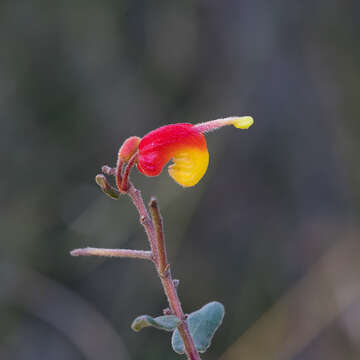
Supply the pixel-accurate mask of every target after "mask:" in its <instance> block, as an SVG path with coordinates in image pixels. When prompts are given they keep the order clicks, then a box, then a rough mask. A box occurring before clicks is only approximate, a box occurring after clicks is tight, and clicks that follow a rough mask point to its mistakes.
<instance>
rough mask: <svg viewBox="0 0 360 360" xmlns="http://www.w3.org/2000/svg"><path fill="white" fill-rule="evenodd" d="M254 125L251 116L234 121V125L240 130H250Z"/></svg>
mask: <svg viewBox="0 0 360 360" xmlns="http://www.w3.org/2000/svg"><path fill="white" fill-rule="evenodd" d="M253 123H254V119H253V118H252V117H251V116H242V117H237V118H234V119H233V120H232V124H233V125H234V126H235V127H236V128H238V129H244V130H246V129H248V128H249V127H250V126H251V125H252V124H253Z"/></svg>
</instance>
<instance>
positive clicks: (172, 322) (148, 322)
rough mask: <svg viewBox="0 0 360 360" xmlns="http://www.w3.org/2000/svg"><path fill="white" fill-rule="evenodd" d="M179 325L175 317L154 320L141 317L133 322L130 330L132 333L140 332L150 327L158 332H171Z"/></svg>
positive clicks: (165, 316)
mask: <svg viewBox="0 0 360 360" xmlns="http://www.w3.org/2000/svg"><path fill="white" fill-rule="evenodd" d="M179 324H180V320H179V319H178V318H177V317H176V316H175V315H164V316H158V317H156V318H153V317H151V316H149V315H141V316H138V317H137V318H136V319H135V320H134V321H133V323H132V324H131V328H132V329H133V330H134V331H140V330H142V329H143V328H145V327H148V326H152V327H154V328H157V329H160V330H165V331H173V330H174V329H176V327H177V326H178V325H179Z"/></svg>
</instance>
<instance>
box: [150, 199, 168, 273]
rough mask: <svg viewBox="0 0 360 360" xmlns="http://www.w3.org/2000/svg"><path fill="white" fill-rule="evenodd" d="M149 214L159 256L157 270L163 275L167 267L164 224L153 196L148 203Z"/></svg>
mask: <svg viewBox="0 0 360 360" xmlns="http://www.w3.org/2000/svg"><path fill="white" fill-rule="evenodd" d="M149 209H150V214H151V217H152V221H153V224H154V229H155V235H156V243H157V250H158V256H159V272H160V274H161V276H165V275H166V272H167V270H168V268H169V264H168V261H167V254H166V247H165V235H164V225H163V220H162V216H161V214H160V209H159V205H158V202H157V200H156V199H155V198H154V197H153V198H151V200H150V203H149Z"/></svg>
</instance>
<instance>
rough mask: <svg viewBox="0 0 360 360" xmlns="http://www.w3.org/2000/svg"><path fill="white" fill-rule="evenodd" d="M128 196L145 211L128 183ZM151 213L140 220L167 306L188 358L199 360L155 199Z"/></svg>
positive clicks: (143, 205)
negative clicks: (173, 277)
mask: <svg viewBox="0 0 360 360" xmlns="http://www.w3.org/2000/svg"><path fill="white" fill-rule="evenodd" d="M128 193H129V196H130V197H131V199H132V200H133V202H134V205H135V206H136V208H137V209H138V211H139V214H140V216H143V214H145V213H146V215H147V217H148V216H149V215H148V214H147V210H146V207H145V204H144V201H143V199H142V197H141V193H140V191H138V190H137V189H135V187H134V186H133V185H132V184H131V183H129V190H128ZM149 207H150V211H151V214H152V220H153V221H151V220H150V221H149V222H142V225H143V226H144V228H145V231H146V234H147V235H148V239H149V242H150V245H151V247H152V248H154V249H156V255H155V259H154V263H155V266H156V269H157V272H158V274H159V277H160V280H161V283H162V286H163V288H164V292H165V294H166V297H167V300H168V302H169V306H170V309H171V311H172V312H173V314H174V315H176V316H177V317H178V318H179V319H180V320H181V323H180V325H179V326H178V329H179V333H180V336H181V338H182V340H183V342H184V345H185V352H186V355H187V357H188V359H189V360H201V359H200V356H199V353H198V351H197V350H196V348H195V344H194V341H193V339H192V337H191V335H190V331H189V328H188V325H187V322H186V318H185V315H184V312H183V310H182V307H181V303H180V300H179V296H178V294H177V290H176V286H175V284H174V281H173V279H172V276H171V271H170V264H169V263H168V261H167V255H166V248H165V238H164V233H163V225H162V217H161V214H160V210H159V206H158V204H157V201H156V199H154V198H153V199H152V200H151V201H150V204H149Z"/></svg>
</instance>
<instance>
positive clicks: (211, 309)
mask: <svg viewBox="0 0 360 360" xmlns="http://www.w3.org/2000/svg"><path fill="white" fill-rule="evenodd" d="M224 314H225V309H224V305H223V304H221V303H219V302H217V301H213V302H210V303H208V304H206V305H204V306H203V307H202V308H201V309H199V310H197V311H194V312H192V313H191V314H190V315H189V316H188V318H187V323H188V326H189V331H190V334H191V337H192V338H193V340H194V344H195V347H196V349H197V350H198V351H199V352H201V353H204V352H205V351H206V350H207V349H208V348H209V346H210V344H211V340H212V338H213V336H214V334H215V332H216V330H217V329H218V327H219V326H220V325H221V323H222V321H223V318H224ZM171 345H172V347H173V350H174V351H175V352H176V353H178V354H184V353H185V346H184V343H183V341H182V339H181V336H180V334H179V331H178V329H176V330H175V331H174V332H173V335H172V339H171Z"/></svg>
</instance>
